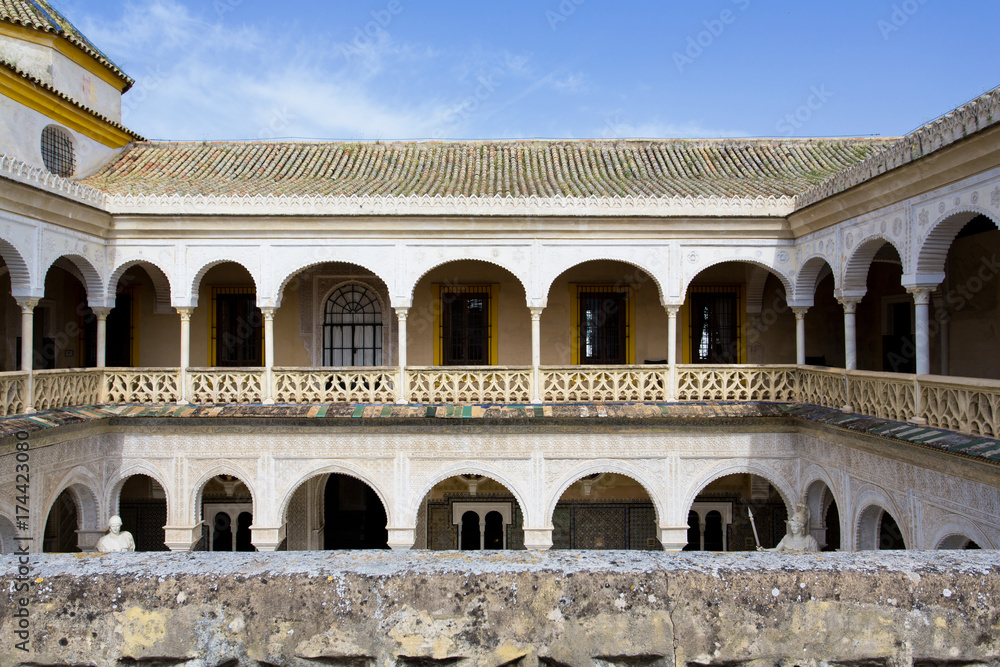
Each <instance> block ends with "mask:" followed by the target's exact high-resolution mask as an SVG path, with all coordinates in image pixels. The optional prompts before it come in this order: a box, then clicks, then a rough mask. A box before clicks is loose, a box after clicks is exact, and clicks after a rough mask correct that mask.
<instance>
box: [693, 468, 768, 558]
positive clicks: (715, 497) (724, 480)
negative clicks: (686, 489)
mask: <svg viewBox="0 0 1000 667" xmlns="http://www.w3.org/2000/svg"><path fill="white" fill-rule="evenodd" d="M751 513H752V514H753V520H752V521H751V518H750V517H751ZM787 519H788V508H787V506H786V505H785V500H784V499H783V498H782V496H781V494H780V492H779V491H778V489H776V488H775V487H774V486H773V485H772V484H771V483H770V482H768V481H767V480H766V479H765V478H763V477H760V476H759V475H753V474H750V473H736V474H732V475H726V476H724V477H720V478H719V479H717V480H715V481H713V482H711V483H710V484H708V485H707V486H705V488H703V489H702V490H701V491H700V492H699V493H698V495H697V496H696V497H695V499H694V503H693V504H692V505H691V509H690V511H689V512H688V535H689V540H690V536H692V535H697V536H698V537H699V538H700V540H701V541H700V542H699V543H691V542H689V543H688V545H687V547H685V549H684V550H685V551H754V550H756V548H757V540H758V539H759V540H760V546H762V547H765V548H772V547H774V546H775V545H777V544H778V542H779V541H781V538H782V537H784V536H785V532H786V530H785V521H786V520H787ZM695 523H697V524H698V525H697V528H695V525H694V524H695ZM755 528H756V531H755Z"/></svg>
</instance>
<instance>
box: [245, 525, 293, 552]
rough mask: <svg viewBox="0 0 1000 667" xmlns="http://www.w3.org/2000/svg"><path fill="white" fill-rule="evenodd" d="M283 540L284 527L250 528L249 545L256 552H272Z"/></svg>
mask: <svg viewBox="0 0 1000 667" xmlns="http://www.w3.org/2000/svg"><path fill="white" fill-rule="evenodd" d="M284 539H285V527H284V526H273V527H271V526H268V527H262V528H258V527H256V526H250V544H252V545H254V547H256V549H257V551H274V550H276V549H277V548H278V546H279V545H280V544H281V543H282V542H283V541H284Z"/></svg>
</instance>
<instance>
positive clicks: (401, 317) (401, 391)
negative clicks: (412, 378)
mask: <svg viewBox="0 0 1000 667" xmlns="http://www.w3.org/2000/svg"><path fill="white" fill-rule="evenodd" d="M395 310H396V321H397V322H398V324H399V334H398V340H399V343H398V344H399V355H398V356H399V361H398V365H399V381H398V390H397V392H396V403H397V404H399V405H406V404H407V403H409V402H410V392H409V390H408V388H407V386H406V316H407V315H408V314H409V313H410V309H409V308H396V309H395Z"/></svg>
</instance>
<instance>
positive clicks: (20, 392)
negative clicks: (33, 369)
mask: <svg viewBox="0 0 1000 667" xmlns="http://www.w3.org/2000/svg"><path fill="white" fill-rule="evenodd" d="M27 382H28V374H27V373H21V372H16V373H0V417H7V416H9V415H19V414H23V413H24V398H25V396H26V388H27Z"/></svg>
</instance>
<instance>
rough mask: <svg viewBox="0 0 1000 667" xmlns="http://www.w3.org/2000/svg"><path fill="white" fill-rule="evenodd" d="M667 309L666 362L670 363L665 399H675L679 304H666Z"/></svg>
mask: <svg viewBox="0 0 1000 667" xmlns="http://www.w3.org/2000/svg"><path fill="white" fill-rule="evenodd" d="M666 309H667V363H668V364H670V382H669V387H668V389H667V400H668V401H673V400H676V399H677V313H678V312H679V311H680V309H681V307H680V306H666Z"/></svg>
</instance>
